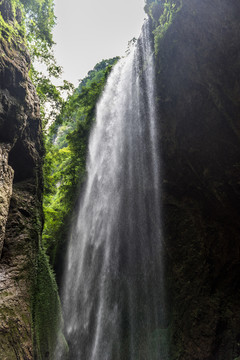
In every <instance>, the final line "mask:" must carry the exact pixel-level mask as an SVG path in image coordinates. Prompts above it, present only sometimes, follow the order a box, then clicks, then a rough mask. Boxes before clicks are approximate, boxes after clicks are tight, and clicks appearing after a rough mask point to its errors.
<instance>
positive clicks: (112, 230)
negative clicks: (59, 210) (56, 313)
mask: <svg viewBox="0 0 240 360" xmlns="http://www.w3.org/2000/svg"><path fill="white" fill-rule="evenodd" d="M150 39H151V36H150V29H149V21H145V23H144V25H143V28H142V33H141V35H140V37H139V39H138V41H136V43H135V44H134V45H133V47H132V49H131V51H130V52H129V54H128V55H127V56H126V57H124V58H122V59H121V60H120V61H119V62H118V63H117V64H116V65H115V67H114V69H113V70H112V73H111V74H110V76H109V78H108V81H107V84H106V87H105V90H104V92H103V94H102V97H101V99H100V101H99V103H98V106H97V114H96V124H95V125H94V128H93V130H92V133H91V136H90V141H89V153H88V161H87V173H88V178H87V181H86V184H85V188H84V191H83V194H82V196H81V201H80V206H79V209H78V217H77V221H76V223H75V225H74V226H73V228H72V231H71V235H70V238H69V248H68V253H67V261H66V269H65V276H64V283H63V291H62V300H63V312H64V320H65V334H66V338H67V341H68V343H69V347H70V359H73V360H140V359H142V360H162V359H165V357H164V356H165V355H164V351H165V352H166V350H164V351H163V350H162V349H161V346H162V343H163V340H162V337H161V328H162V327H163V326H162V324H163V321H164V316H165V314H164V292H163V268H162V234H161V206H160V179H159V176H160V159H159V141H158V127H157V121H156V109H155V93H154V91H155V90H154V77H155V75H154V58H153V50H152V46H151V41H150ZM60 357H61V356H60V354H58V355H57V356H56V359H59V358H60Z"/></svg>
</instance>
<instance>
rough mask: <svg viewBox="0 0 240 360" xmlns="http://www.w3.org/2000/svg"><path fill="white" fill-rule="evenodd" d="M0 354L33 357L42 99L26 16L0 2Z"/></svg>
mask: <svg viewBox="0 0 240 360" xmlns="http://www.w3.org/2000/svg"><path fill="white" fill-rule="evenodd" d="M0 14H1V16H2V17H1V29H0V30H1V31H0V255H1V258H0V358H1V359H3V360H13V359H32V358H33V346H32V339H33V334H32V316H31V311H32V289H33V286H34V279H35V275H36V274H35V271H36V261H37V249H38V244H39V235H40V231H41V227H42V215H41V193H42V173H41V162H42V160H41V157H42V153H43V146H42V137H41V122H40V113H39V101H38V97H37V95H36V92H35V89H34V87H33V85H32V83H31V81H30V79H29V76H28V72H29V68H30V58H29V55H28V52H27V50H26V47H25V45H24V41H23V37H22V34H21V30H20V23H21V14H20V12H19V11H17V9H15V11H13V9H12V6H11V2H10V1H1V2H0Z"/></svg>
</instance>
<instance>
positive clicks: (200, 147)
mask: <svg viewBox="0 0 240 360" xmlns="http://www.w3.org/2000/svg"><path fill="white" fill-rule="evenodd" d="M239 16H240V3H239V1H235V0H216V1H211V0H191V1H190V0H183V7H182V9H181V10H180V11H179V12H178V13H177V14H176V15H175V17H174V20H173V23H172V24H171V25H170V26H169V28H168V30H167V31H166V32H165V33H164V35H163V36H162V37H161V39H160V40H159V43H158V46H159V53H158V55H157V59H156V63H157V72H158V73H157V92H158V106H159V123H160V126H161V135H160V136H161V144H162V163H163V165H162V172H163V216H164V219H163V224H164V232H165V242H166V264H167V271H166V274H167V281H168V283H169V289H168V290H169V293H168V296H169V302H170V306H169V319H170V323H169V331H170V333H171V342H172V344H171V346H170V347H171V351H170V352H171V358H172V359H178V360H233V359H235V358H237V357H238V356H239V355H240V277H239V274H240V119H239V114H240V45H239V39H240V22H239ZM155 27H156V24H155Z"/></svg>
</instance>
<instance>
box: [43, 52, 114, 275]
mask: <svg viewBox="0 0 240 360" xmlns="http://www.w3.org/2000/svg"><path fill="white" fill-rule="evenodd" d="M117 60H118V58H114V59H110V60H103V61H101V62H100V63H98V64H97V65H96V66H95V68H94V69H93V70H92V71H90V72H89V73H88V76H87V77H86V78H85V79H83V80H82V81H81V82H80V84H79V86H78V88H77V89H76V90H75V92H74V93H73V95H71V96H70V97H69V98H68V100H67V101H66V102H65V104H64V106H63V108H62V111H61V113H60V115H59V116H58V118H57V120H56V121H55V123H54V124H53V125H52V126H51V128H50V130H49V137H48V141H47V155H46V158H45V165H44V177H45V192H44V214H45V225H44V231H43V241H44V246H45V247H46V249H47V253H48V254H49V256H50V259H51V263H52V264H53V265H54V266H55V269H56V271H57V273H59V271H58V267H57V263H56V258H57V259H58V261H59V256H60V258H61V255H62V253H63V251H60V250H61V249H62V247H64V244H65V239H66V236H67V232H68V228H69V226H70V217H71V216H70V215H71V213H72V209H73V207H74V204H75V199H76V194H77V193H78V189H79V187H81V185H82V184H83V183H84V180H85V177H86V158H87V145H88V138H89V134H90V130H91V127H92V125H93V123H94V120H95V110H96V104H97V101H98V99H99V96H100V95H101V93H102V90H103V88H104V85H105V83H106V80H107V77H108V74H109V72H110V71H111V68H112V66H113V65H114V64H115V62H116V61H117Z"/></svg>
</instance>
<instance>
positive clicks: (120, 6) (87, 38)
mask: <svg viewBox="0 0 240 360" xmlns="http://www.w3.org/2000/svg"><path fill="white" fill-rule="evenodd" d="M55 2H56V4H55V13H56V16H57V25H56V27H55V30H54V41H55V42H56V43H57V45H56V46H55V56H56V59H57V62H58V64H59V65H61V66H62V67H63V70H64V74H63V78H64V79H66V80H68V81H70V82H72V83H73V84H74V85H75V86H77V85H78V82H79V80H80V79H83V78H84V77H85V76H86V75H87V72H88V71H89V70H91V69H92V68H93V67H94V66H95V65H96V63H98V62H99V61H101V60H102V59H108V58H112V57H115V56H123V55H124V53H125V51H126V49H127V45H128V41H130V40H131V39H132V38H133V37H136V38H137V37H138V36H139V34H140V31H141V26H142V24H143V20H144V17H145V13H144V4H145V2H144V0H84V1H83V0H55Z"/></svg>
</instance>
